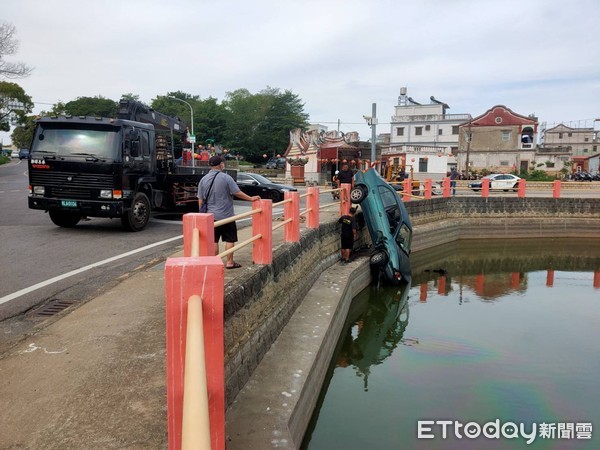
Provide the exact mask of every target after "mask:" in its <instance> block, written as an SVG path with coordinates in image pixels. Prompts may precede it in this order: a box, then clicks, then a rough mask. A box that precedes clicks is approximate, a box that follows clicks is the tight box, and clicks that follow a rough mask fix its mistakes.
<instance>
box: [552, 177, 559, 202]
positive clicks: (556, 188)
mask: <svg viewBox="0 0 600 450" xmlns="http://www.w3.org/2000/svg"><path fill="white" fill-rule="evenodd" d="M552 197H553V198H560V180H554V189H553V191H552Z"/></svg>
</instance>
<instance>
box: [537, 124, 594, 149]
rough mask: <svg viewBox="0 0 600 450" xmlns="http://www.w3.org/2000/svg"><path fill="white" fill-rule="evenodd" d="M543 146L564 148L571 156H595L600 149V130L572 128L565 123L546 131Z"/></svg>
mask: <svg viewBox="0 0 600 450" xmlns="http://www.w3.org/2000/svg"><path fill="white" fill-rule="evenodd" d="M542 148H554V149H562V150H563V151H566V152H568V153H570V154H571V156H575V157H578V156H593V155H595V154H598V153H599V150H600V132H599V131H596V130H594V129H593V128H571V127H568V126H566V125H564V124H562V123H561V124H559V125H557V126H555V127H552V128H549V129H547V130H545V131H544V133H543V135H542Z"/></svg>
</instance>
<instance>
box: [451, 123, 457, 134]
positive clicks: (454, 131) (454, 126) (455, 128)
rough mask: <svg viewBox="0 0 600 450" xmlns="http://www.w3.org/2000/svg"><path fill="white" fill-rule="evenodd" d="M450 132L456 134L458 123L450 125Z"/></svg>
mask: <svg viewBox="0 0 600 450" xmlns="http://www.w3.org/2000/svg"><path fill="white" fill-rule="evenodd" d="M452 134H458V125H453V126H452Z"/></svg>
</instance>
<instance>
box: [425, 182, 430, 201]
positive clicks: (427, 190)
mask: <svg viewBox="0 0 600 450" xmlns="http://www.w3.org/2000/svg"><path fill="white" fill-rule="evenodd" d="M425 198H426V199H427V198H431V178H427V179H426V180H425Z"/></svg>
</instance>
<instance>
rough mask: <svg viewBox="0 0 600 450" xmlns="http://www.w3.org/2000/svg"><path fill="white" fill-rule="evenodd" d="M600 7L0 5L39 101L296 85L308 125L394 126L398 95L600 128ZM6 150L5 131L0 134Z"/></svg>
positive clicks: (550, 1)
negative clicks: (371, 122) (372, 121)
mask: <svg viewBox="0 0 600 450" xmlns="http://www.w3.org/2000/svg"><path fill="white" fill-rule="evenodd" d="M599 17H600V1H598V0H570V1H565V0H562V1H561V0H500V1H496V0H413V1H406V0H362V1H355V0H339V1H338V0H320V1H313V0H302V1H299V0H298V1H296V0H257V1H254V0H219V1H216V0H208V1H207V0H193V1H192V0H170V1H164V0H160V1H155V0H126V1H122V0H96V1H84V0H18V1H17V0H0V21H1V22H7V23H10V24H12V25H14V26H15V27H16V30H17V35H16V37H17V40H18V41H19V50H18V53H17V54H16V55H13V56H10V57H7V58H6V59H7V60H9V61H21V62H24V63H26V64H28V65H30V66H32V67H33V68H34V70H33V72H32V74H31V75H30V76H29V77H27V78H23V79H17V80H8V81H13V82H16V83H18V84H19V85H20V86H21V87H23V89H24V90H25V92H26V93H27V94H28V95H30V96H31V97H32V99H33V101H34V102H36V108H35V110H34V112H35V113H39V112H40V111H42V110H44V109H45V110H48V109H50V108H51V107H52V104H54V103H56V102H58V101H63V102H68V101H71V100H75V99H77V98H78V97H93V96H97V95H101V96H103V97H106V98H110V99H113V100H115V101H118V100H119V99H120V97H121V95H122V94H126V93H133V94H137V95H139V98H140V100H142V101H143V102H145V103H150V102H151V100H152V99H154V98H156V97H157V96H162V95H167V93H169V92H174V91H182V92H185V93H188V94H190V95H197V96H199V97H200V98H207V97H211V96H212V97H215V98H217V99H218V101H222V100H223V99H225V97H226V95H227V92H232V91H234V90H236V89H241V88H245V89H248V90H249V91H250V92H251V93H257V92H259V91H261V90H262V89H265V88H266V87H268V86H269V87H273V88H279V89H281V90H291V91H292V92H293V93H294V94H297V95H298V96H299V98H300V99H301V101H302V102H303V103H304V110H305V112H306V113H308V114H309V121H310V122H311V123H320V124H323V125H326V126H327V127H329V129H330V130H335V129H338V121H339V129H340V130H341V131H343V132H348V131H358V132H359V133H360V136H361V138H362V139H364V140H367V139H369V138H370V137H371V129H370V127H369V126H368V125H367V123H366V121H365V119H364V118H363V116H370V115H371V112H372V104H373V103H375V104H376V105H377V106H376V108H377V113H376V115H377V117H378V121H379V124H378V125H377V127H376V132H377V133H378V134H379V133H385V132H388V133H389V132H390V120H391V116H392V115H394V106H396V105H397V104H398V96H399V91H400V88H401V87H407V89H408V95H409V96H410V97H412V98H413V99H414V100H415V101H417V102H419V103H423V104H427V103H429V101H430V100H429V98H430V96H434V97H435V98H436V99H438V100H441V101H443V102H444V103H447V104H448V105H449V106H450V109H449V110H448V111H447V112H448V113H449V114H471V115H473V117H476V116H479V115H481V114H483V113H485V112H486V111H487V110H488V109H490V108H491V107H493V106H495V105H505V106H507V107H509V108H510V109H512V110H513V111H514V112H516V113H518V114H521V115H529V114H534V115H535V116H536V117H538V119H539V122H540V124H542V123H544V122H545V123H546V124H547V127H548V128H550V127H551V126H552V125H555V124H558V123H565V124H567V125H570V126H589V127H591V126H594V125H596V127H597V128H598V127H600V122H596V123H594V122H593V119H600V33H598V18H599ZM0 139H2V142H3V143H4V144H6V143H8V142H10V137H9V134H7V133H0Z"/></svg>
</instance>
